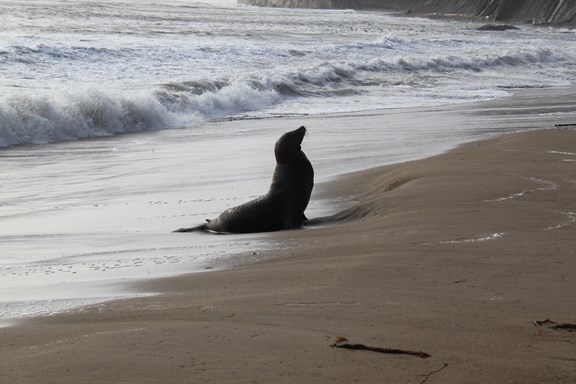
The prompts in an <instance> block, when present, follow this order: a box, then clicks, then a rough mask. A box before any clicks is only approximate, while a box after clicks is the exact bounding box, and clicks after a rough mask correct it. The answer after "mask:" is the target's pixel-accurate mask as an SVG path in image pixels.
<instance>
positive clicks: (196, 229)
mask: <svg viewBox="0 0 576 384" xmlns="http://www.w3.org/2000/svg"><path fill="white" fill-rule="evenodd" d="M206 221H207V223H204V224H200V225H197V226H195V227H191V228H180V229H177V230H175V231H172V232H173V233H174V232H208V229H209V228H208V223H209V222H210V221H209V220H206Z"/></svg>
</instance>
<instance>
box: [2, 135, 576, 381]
mask: <svg viewBox="0 0 576 384" xmlns="http://www.w3.org/2000/svg"><path fill="white" fill-rule="evenodd" d="M322 189H323V190H324V191H325V192H326V193H329V194H331V195H332V196H344V197H345V196H357V197H356V198H354V199H351V200H350V201H349V202H348V206H349V208H347V211H346V215H345V216H346V217H347V218H348V219H349V220H350V221H348V222H344V223H340V224H338V225H332V226H326V227H321V228H313V229H305V230H299V231H287V232H281V233H276V234H269V235H265V236H272V237H274V238H276V239H277V241H278V242H279V244H281V245H282V248H281V249H280V250H278V251H276V252H275V253H274V254H272V255H262V256H263V257H268V258H269V259H268V261H265V262H261V263H257V264H252V265H245V266H243V267H241V268H237V269H231V270H227V271H218V272H212V273H204V274H196V275H189V276H183V277H178V278H171V279H166V280H160V281H156V282H153V284H154V288H155V289H156V290H158V291H161V292H165V294H162V295H159V296H155V297H149V298H144V299H135V300H129V301H118V302H114V303H109V304H105V305H102V306H98V307H95V308H90V309H86V310H84V311H81V312H79V313H76V314H68V315H66V314H65V315H58V316H52V317H48V318H43V319H34V320H30V321H27V322H26V323H24V324H22V325H20V326H17V327H12V328H4V329H2V330H0V332H1V334H2V344H1V346H0V355H1V356H2V364H1V368H0V382H2V383H44V384H48V383H60V384H61V383H271V382H274V383H332V382H334V383H351V382H360V383H423V382H428V383H434V382H437V383H492V382H493V383H497V382H498V383H502V382H521V383H543V382H547V383H571V382H574V381H575V380H576V355H575V354H574V351H576V333H574V332H570V331H569V330H568V329H552V328H551V325H553V324H544V325H541V326H536V325H534V323H533V322H534V321H536V320H545V319H547V318H549V319H551V320H553V321H556V322H560V323H574V322H576V295H575V294H574V292H576V274H575V273H574V271H576V236H575V235H574V234H575V229H576V131H575V130H569V129H552V130H539V131H532V132H526V133H520V134H514V135H509V136H504V137H500V138H496V139H493V140H490V141H483V142H476V143H471V144H468V145H465V146H463V147H461V148H459V149H457V150H454V151H452V152H450V153H447V154H444V155H440V156H436V157H433V158H430V159H426V160H421V161H415V162H409V163H405V164H400V165H395V166H387V167H383V168H378V169H373V170H369V171H365V172H361V173H357V174H353V175H349V176H347V177H344V178H342V179H340V180H338V181H336V182H334V183H333V184H331V185H324V186H323V187H322ZM263 236H264V235H263ZM337 337H346V338H348V340H349V341H350V342H351V343H362V344H365V345H370V346H376V347H388V348H400V349H407V350H413V351H424V352H426V353H428V354H430V355H431V357H430V358H427V359H422V358H418V357H415V356H406V355H393V354H382V353H377V352H372V351H360V350H358V351H351V350H345V349H338V348H331V347H330V345H331V344H332V343H333V342H334V341H335V339H336V338H337Z"/></svg>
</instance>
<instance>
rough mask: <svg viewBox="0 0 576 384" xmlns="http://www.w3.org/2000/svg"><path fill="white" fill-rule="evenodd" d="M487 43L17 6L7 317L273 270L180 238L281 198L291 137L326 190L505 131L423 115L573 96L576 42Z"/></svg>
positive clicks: (5, 167)
mask: <svg viewBox="0 0 576 384" xmlns="http://www.w3.org/2000/svg"><path fill="white" fill-rule="evenodd" d="M477 27H478V25H477V24H474V23H465V22H448V21H442V20H427V19H422V18H415V17H411V18H406V17H399V16H396V15H388V14H385V13H379V12H354V11H347V10H344V11H341V10H338V11H328V10H297V9H263V8H254V7H247V6H237V5H236V4H235V3H234V2H232V1H227V0H219V1H205V2H203V3H195V2H191V1H177V0H169V1H163V2H156V1H151V0H150V1H147V0H143V1H140V0H138V1H136V0H124V1H113V0H102V1H81V0H80V1H71V0H61V1H57V0H25V1H9V0H8V1H2V2H0V178H1V180H2V183H1V184H0V320H1V319H12V318H19V317H23V316H29V315H38V314H49V313H53V312H55V311H61V310H65V309H68V308H74V307H77V306H79V305H84V304H90V303H95V302H99V301H102V300H107V299H110V298H116V297H126V296H132V295H134V294H135V293H134V289H133V288H130V287H129V285H130V284H132V283H134V282H137V281H139V280H140V279H143V278H151V277H162V276H170V275H174V274H179V273H187V272H194V271H202V270H207V269H215V268H221V267H224V266H230V265H233V264H234V263H239V262H240V261H242V262H246V261H250V260H246V257H243V258H242V260H238V259H236V258H235V257H237V256H235V255H238V254H243V255H247V254H248V255H252V256H253V257H249V259H254V260H259V259H262V258H265V257H267V256H266V254H268V253H270V252H269V251H270V250H271V249H273V248H274V247H275V246H276V245H275V244H273V243H272V242H271V241H270V239H269V237H267V236H266V235H248V236H201V235H197V234H193V235H190V236H186V235H182V234H171V233H170V231H171V230H173V229H176V228H178V227H180V226H190V225H194V224H196V223H199V222H202V221H203V220H204V219H205V218H209V217H213V216H215V215H217V214H218V213H219V212H221V211H222V210H224V209H226V208H227V207H229V206H232V205H236V204H238V203H241V202H244V201H246V200H249V199H250V198H253V197H255V196H258V195H260V194H262V193H264V192H265V191H266V188H267V187H268V183H269V178H270V175H271V173H272V170H273V167H274V164H273V157H271V149H272V146H273V143H274V141H275V140H276V138H277V137H278V136H279V135H280V134H282V133H283V132H285V131H287V130H289V129H295V128H297V127H298V126H299V125H301V124H305V125H307V126H308V128H309V132H310V135H309V136H308V137H307V138H306V139H305V142H304V145H303V147H304V150H305V151H306V153H307V154H308V156H309V157H310V158H311V160H312V162H313V164H314V166H315V169H316V174H317V180H318V181H320V182H321V181H325V180H328V179H330V178H331V177H334V176H336V175H338V174H341V173H344V172H350V171H354V170H358V169H362V168H367V167H371V166H375V165H380V164H386V163H392V162H397V161H404V160H409V159H414V158H418V157H423V156H426V155H429V154H433V153H438V152H440V151H442V150H445V149H447V148H450V147H452V146H454V145H456V144H458V143H461V142H463V141H466V140H471V139H476V138H479V137H480V138H481V137H485V136H487V135H491V134H493V133H494V132H493V131H491V130H490V129H488V128H486V126H483V125H482V124H480V123H477V124H469V123H470V121H469V120H463V121H462V122H461V124H457V123H455V122H452V124H449V125H447V124H442V122H441V121H440V122H438V121H436V122H434V121H428V117H427V116H426V115H421V114H418V113H415V114H414V112H412V111H413V108H414V107H420V108H429V109H430V111H433V113H439V112H440V111H441V109H442V107H441V106H446V105H455V104H461V105H465V103H469V102H475V101H483V100H491V99H495V98H503V97H508V96H510V95H511V94H512V93H513V92H515V91H517V90H519V89H545V88H551V87H563V86H571V85H574V82H575V81H576V65H575V64H574V63H575V62H576V61H575V59H576V44H575V41H576V33H575V32H574V31H572V30H568V29H562V28H544V27H532V26H522V27H521V29H520V30H517V31H516V30H515V31H507V32H499V33H494V32H480V31H477V30H476V28H477ZM382 111H388V112H382ZM381 113H388V114H387V115H386V124H381V122H378V123H376V122H375V123H373V124H370V123H366V124H365V125H362V126H361V127H354V128H353V129H350V126H351V124H352V123H353V122H355V121H358V116H361V117H362V116H363V117H364V120H363V121H370V116H372V115H373V114H381ZM561 113H566V112H561ZM408 116H411V117H410V118H411V119H413V121H414V122H417V123H415V124H407V122H406V121H407V120H406V119H408ZM467 123H468V124H467ZM310 124H311V125H310ZM518 128H519V126H518V124H513V123H511V124H510V125H509V130H515V129H518ZM498 133H502V131H501V130H500V131H498ZM329 205H330V204H329V202H320V203H316V202H313V203H312V204H311V207H310V210H311V212H312V214H310V213H309V214H308V215H309V216H314V214H320V213H323V212H326V211H327V210H328V209H329Z"/></svg>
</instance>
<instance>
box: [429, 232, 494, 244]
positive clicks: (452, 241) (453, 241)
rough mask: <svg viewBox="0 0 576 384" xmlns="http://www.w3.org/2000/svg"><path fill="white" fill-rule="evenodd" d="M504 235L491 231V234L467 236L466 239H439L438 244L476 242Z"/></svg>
mask: <svg viewBox="0 0 576 384" xmlns="http://www.w3.org/2000/svg"><path fill="white" fill-rule="evenodd" d="M504 235H505V233H504V232H497V233H493V234H491V235H488V236H482V237H475V238H468V239H456V240H450V241H441V242H440V243H439V244H465V243H478V242H482V241H490V240H498V239H501V238H503V237H504Z"/></svg>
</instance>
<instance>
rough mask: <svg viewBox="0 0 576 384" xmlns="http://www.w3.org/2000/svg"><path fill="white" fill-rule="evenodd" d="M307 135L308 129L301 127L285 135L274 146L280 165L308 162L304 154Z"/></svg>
mask: <svg viewBox="0 0 576 384" xmlns="http://www.w3.org/2000/svg"><path fill="white" fill-rule="evenodd" d="M304 135H306V127H304V126H301V127H300V128H298V129H295V130H293V131H290V132H286V133H285V134H283V135H282V136H281V137H280V138H279V139H278V141H276V145H275V146H274V154H275V155H276V162H277V163H278V164H287V165H290V164H294V165H295V164H298V163H300V162H302V161H306V162H307V161H308V159H307V158H306V155H305V154H304V152H302V147H301V144H302V140H304Z"/></svg>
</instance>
